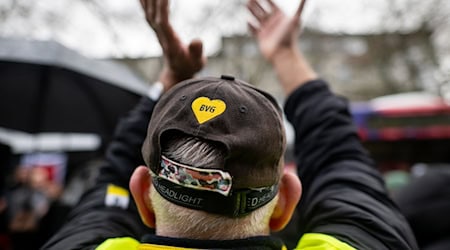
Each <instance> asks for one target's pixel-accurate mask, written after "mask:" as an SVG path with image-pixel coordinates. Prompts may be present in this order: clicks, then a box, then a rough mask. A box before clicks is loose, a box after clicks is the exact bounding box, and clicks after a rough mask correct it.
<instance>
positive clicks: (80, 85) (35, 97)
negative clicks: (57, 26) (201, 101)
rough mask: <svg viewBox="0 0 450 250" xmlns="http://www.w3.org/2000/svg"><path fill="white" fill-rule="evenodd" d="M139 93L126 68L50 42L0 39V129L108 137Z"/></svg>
mask: <svg viewBox="0 0 450 250" xmlns="http://www.w3.org/2000/svg"><path fill="white" fill-rule="evenodd" d="M144 92H145V82H144V81H143V80H142V79H140V78H138V77H137V76H136V75H135V74H133V73H132V72H131V71H130V70H129V69H128V68H127V67H125V66H123V65H121V64H118V63H114V62H112V61H100V60H93V59H88V58H86V57H83V56H81V55H80V54H78V53H76V52H74V51H72V50H69V49H67V48H65V47H63V46H61V45H60V44H58V43H55V42H43V41H24V40H19V39H6V38H2V39H0V127H3V128H7V129H13V130H19V131H24V132H27V133H42V132H64V133H93V134H96V135H99V136H100V138H101V140H102V145H105V144H106V143H108V142H109V141H110V139H111V136H112V133H113V130H114V127H115V125H116V123H117V121H118V119H119V118H120V117H121V116H122V115H124V113H126V112H127V111H128V110H130V109H131V108H132V107H133V106H134V105H135V104H136V102H137V101H138V100H139V98H140V96H141V95H142V94H143V93H144Z"/></svg>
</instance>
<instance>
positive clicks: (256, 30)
mask: <svg viewBox="0 0 450 250" xmlns="http://www.w3.org/2000/svg"><path fill="white" fill-rule="evenodd" d="M266 3H267V6H270V9H264V7H263V6H266V5H263V4H261V3H260V2H258V1H256V0H250V1H249V4H248V8H249V10H250V12H251V13H252V14H253V16H254V18H255V20H256V23H252V24H250V29H251V31H252V33H253V34H254V36H255V37H256V39H257V41H258V43H259V47H260V50H261V53H262V55H263V56H264V57H265V58H266V59H267V60H268V61H269V62H270V63H271V64H272V65H273V68H274V69H275V72H276V73H277V75H278V78H279V81H280V84H281V86H282V87H283V88H284V90H285V92H286V94H287V95H288V98H287V101H286V104H285V113H286V117H287V119H288V120H289V121H290V122H291V124H292V125H293V127H294V130H295V150H294V153H295V159H296V164H297V170H298V175H299V177H300V179H301V181H302V185H303V196H302V199H301V201H300V204H299V206H298V208H297V211H298V219H297V220H296V221H292V223H293V224H294V225H293V226H294V228H295V231H296V232H297V233H298V239H300V243H299V248H301V249H303V248H304V247H307V246H315V247H324V246H326V245H328V246H334V248H327V249H353V248H356V249H417V245H416V243H415V239H414V236H413V234H412V233H411V230H410V228H409V226H408V224H407V223H406V221H405V219H404V217H403V216H402V215H401V214H400V213H399V211H398V209H397V207H396V206H395V205H394V203H393V202H392V201H391V200H390V199H389V197H388V194H387V192H386V189H385V186H384V182H383V180H382V178H381V175H380V173H379V172H378V170H377V169H376V168H375V167H374V165H373V162H372V160H371V159H370V157H369V156H368V154H367V152H366V151H365V149H364V148H363V146H362V144H361V142H360V141H359V139H358V135H357V133H356V128H355V126H354V125H353V121H352V118H351V116H350V113H349V110H348V102H347V101H346V100H345V99H343V98H340V97H337V96H336V95H334V94H333V93H332V92H331V91H330V90H329V88H328V85H327V83H326V82H324V81H322V80H319V79H317V75H316V73H315V72H314V70H312V68H311V67H310V66H309V64H308V63H307V61H306V60H305V58H304V57H303V55H302V54H301V52H300V50H299V48H298V44H297V40H298V38H299V37H298V35H299V33H298V30H299V22H300V21H299V17H300V13H301V11H302V8H303V6H302V5H301V4H300V5H299V7H298V9H297V12H296V14H295V15H294V16H293V17H287V16H286V15H284V14H283V13H282V12H281V11H280V9H279V8H278V7H277V6H276V5H275V4H274V3H273V2H271V1H270V0H266ZM318 249H322V248H318Z"/></svg>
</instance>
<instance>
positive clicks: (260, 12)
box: [247, 0, 273, 23]
mask: <svg viewBox="0 0 450 250" xmlns="http://www.w3.org/2000/svg"><path fill="white" fill-rule="evenodd" d="M272 4H273V3H272ZM247 8H248V10H249V11H250V12H251V13H252V15H253V16H254V17H255V18H256V20H257V21H258V22H260V23H262V22H264V21H265V20H266V19H267V18H268V17H269V14H270V13H269V12H268V11H267V10H266V9H265V8H264V7H263V6H262V5H261V4H260V3H259V2H258V1H257V0H250V1H248V3H247Z"/></svg>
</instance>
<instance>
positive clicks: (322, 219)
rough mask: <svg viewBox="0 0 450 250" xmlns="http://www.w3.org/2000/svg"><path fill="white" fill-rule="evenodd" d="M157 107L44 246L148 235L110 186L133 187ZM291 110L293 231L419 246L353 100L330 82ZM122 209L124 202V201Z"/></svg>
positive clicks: (312, 86)
mask: <svg viewBox="0 0 450 250" xmlns="http://www.w3.org/2000/svg"><path fill="white" fill-rule="evenodd" d="M154 105H155V103H154V102H153V101H151V100H150V99H148V98H146V97H144V98H143V100H142V101H141V103H140V104H139V105H138V106H137V107H136V108H135V109H134V110H132V111H131V112H130V113H129V115H128V116H127V117H126V118H125V119H123V120H122V121H121V122H120V124H119V126H118V128H117V130H116V134H115V140H114V141H113V142H112V143H111V145H110V146H109V148H108V152H107V154H106V159H107V161H108V164H106V165H105V166H103V167H102V170H101V174H100V176H99V179H98V182H97V185H96V187H95V188H93V189H92V190H90V191H89V192H88V193H86V194H85V195H84V196H83V198H82V199H81V201H80V203H79V204H78V205H77V206H76V208H75V209H74V210H73V212H72V213H71V216H70V217H69V219H68V222H67V223H66V225H65V226H64V227H63V228H62V229H61V230H60V231H59V232H58V233H57V234H56V235H54V236H53V237H52V238H51V239H50V240H49V241H48V242H47V244H46V245H45V246H44V247H43V249H83V248H86V249H93V248H95V247H96V246H97V245H99V244H101V243H102V242H103V241H104V240H105V239H107V238H113V237H123V236H131V237H134V238H137V239H139V238H141V237H142V235H143V234H145V233H148V232H149V229H146V228H145V226H143V225H142V223H141V220H140V219H139V216H138V214H137V212H136V208H135V206H134V204H133V202H132V199H131V197H130V201H129V204H130V205H129V206H126V208H125V209H124V208H123V206H120V205H117V206H114V205H111V204H110V205H109V206H106V205H105V194H106V193H107V191H106V190H107V187H108V185H109V184H110V183H112V184H114V185H116V186H119V187H123V188H124V190H126V189H128V181H129V177H130V176H131V173H132V171H133V170H134V168H135V167H136V166H138V165H140V164H142V159H141V156H140V147H141V144H142V142H143V140H144V138H145V134H146V131H147V125H148V121H149V117H150V116H151V112H152V110H153V107H154ZM285 113H286V116H287V118H288V120H289V121H290V122H291V123H292V125H293V126H294V129H295V135H296V139H295V156H296V158H295V159H296V164H297V166H298V174H299V177H300V179H301V181H302V186H303V195H302V199H301V202H300V204H299V206H298V210H297V213H298V214H297V218H295V219H294V220H293V221H291V223H290V226H289V227H290V229H291V230H292V229H294V231H293V232H294V233H295V234H296V235H297V237H296V238H297V239H299V238H300V237H301V236H302V235H303V234H305V233H311V232H315V233H323V234H327V235H331V236H333V237H335V238H337V239H339V240H341V241H343V242H346V243H348V244H349V245H351V246H353V247H355V248H357V249H377V250H379V249H417V246H416V242H415V239H414V236H413V234H412V233H411V230H410V228H409V226H408V224H407V223H406V221H405V219H404V217H403V216H402V215H401V214H400V213H399V212H398V209H397V207H396V206H395V205H394V204H393V202H392V201H391V200H390V199H389V198H388V195H387V192H386V189H385V187H384V183H383V180H382V178H381V176H380V173H379V172H378V171H377V170H376V169H375V167H374V165H373V163H372V161H371V159H370V158H369V156H368V155H367V153H366V151H365V150H364V148H363V146H362V145H361V143H360V141H359V139H358V137H357V134H356V129H355V127H354V125H353V122H352V119H351V117H350V114H349V111H348V104H347V102H346V101H345V100H344V99H342V98H339V97H336V96H335V95H333V94H332V93H331V92H330V90H329V89H328V87H327V85H326V83H325V82H323V81H312V82H309V83H307V84H305V85H304V86H302V87H300V88H299V89H297V90H296V91H294V93H292V94H291V96H290V97H289V98H288V100H287V102H286V105H285ZM118 204H122V203H120V202H119V203H118Z"/></svg>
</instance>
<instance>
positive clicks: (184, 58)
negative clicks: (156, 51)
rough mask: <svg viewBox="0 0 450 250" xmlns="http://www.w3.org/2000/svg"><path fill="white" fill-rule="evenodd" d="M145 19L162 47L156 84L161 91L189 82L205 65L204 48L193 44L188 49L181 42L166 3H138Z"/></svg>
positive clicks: (154, 0) (149, 0) (164, 0)
mask: <svg viewBox="0 0 450 250" xmlns="http://www.w3.org/2000/svg"><path fill="white" fill-rule="evenodd" d="M140 2H141V5H142V8H143V10H144V12H145V18H146V19H147V22H148V23H149V24H150V26H151V27H152V29H153V30H154V31H155V33H156V36H157V38H158V40H159V43H160V44H161V47H162V50H163V57H164V68H163V70H162V72H161V74H160V77H159V80H160V81H161V82H162V83H163V85H164V90H168V89H170V88H171V87H172V86H173V85H175V84H176V83H178V82H180V81H183V80H186V79H188V78H192V77H193V76H194V75H195V74H196V73H197V72H199V71H200V70H201V69H202V68H203V66H204V65H205V63H206V57H205V56H204V55H203V44H202V42H201V41H200V40H193V41H192V42H191V43H190V44H189V45H185V44H183V43H182V42H181V40H180V39H179V37H178V34H177V33H176V32H175V31H174V29H173V28H172V25H171V24H170V22H169V0H140Z"/></svg>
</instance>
